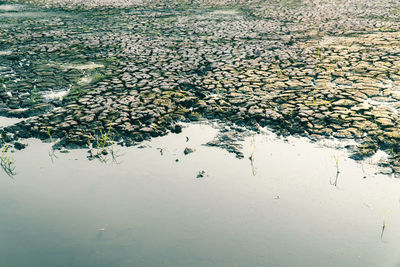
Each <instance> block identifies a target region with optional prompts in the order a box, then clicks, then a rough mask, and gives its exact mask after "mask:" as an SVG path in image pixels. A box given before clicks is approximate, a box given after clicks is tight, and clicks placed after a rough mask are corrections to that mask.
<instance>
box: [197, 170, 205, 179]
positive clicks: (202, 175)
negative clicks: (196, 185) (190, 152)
mask: <svg viewBox="0 0 400 267" xmlns="http://www.w3.org/2000/svg"><path fill="white" fill-rule="evenodd" d="M205 174H206V172H205V171H199V173H198V174H197V176H196V178H204V175H205Z"/></svg>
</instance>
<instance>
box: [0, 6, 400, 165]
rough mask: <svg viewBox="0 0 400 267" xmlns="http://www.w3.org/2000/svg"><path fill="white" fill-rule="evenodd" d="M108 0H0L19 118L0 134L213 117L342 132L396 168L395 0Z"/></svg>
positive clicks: (315, 134)
mask: <svg viewBox="0 0 400 267" xmlns="http://www.w3.org/2000/svg"><path fill="white" fill-rule="evenodd" d="M112 3H113V6H112V7H111V6H110V5H109V4H110V2H107V1H90V2H88V1H78V0H77V1H67V2H66V1H29V2H26V1H25V2H24V1H20V2H19V4H6V2H1V3H0V22H1V27H0V87H1V93H0V115H2V116H7V117H15V118H24V121H22V122H20V123H18V124H16V125H13V126H9V127H5V128H3V129H2V130H1V132H2V133H1V134H2V142H3V143H13V142H15V141H17V140H20V139H24V138H28V137H37V138H40V139H43V140H44V139H54V140H57V142H58V143H57V144H56V147H60V148H61V147H67V148H76V147H90V146H98V145H99V140H100V141H101V140H103V141H104V143H103V144H104V145H107V144H110V143H111V142H116V143H119V144H120V145H125V146H131V145H134V144H137V143H139V142H142V141H143V140H147V139H149V138H151V137H156V136H160V135H165V134H167V133H168V132H179V131H180V127H179V125H178V124H177V123H179V122H181V121H185V122H187V121H198V120H203V119H219V120H221V121H223V122H225V123H228V124H233V125H236V126H244V127H247V128H248V129H251V130H256V131H257V130H259V129H260V127H263V126H268V127H270V128H271V129H273V130H275V131H276V132H278V133H280V134H282V135H293V134H298V135H302V136H307V137H309V138H311V139H313V140H317V139H321V138H326V137H330V136H333V137H336V138H352V139H355V140H357V141H358V143H359V145H357V146H351V147H348V149H350V151H352V153H353V154H352V157H353V158H355V159H362V158H365V157H368V156H371V155H373V154H374V153H375V152H376V151H377V150H379V149H380V150H384V151H386V152H387V153H388V154H390V155H391V159H390V163H389V164H388V166H386V167H391V168H392V170H393V171H394V172H399V171H400V154H399V153H400V146H399V140H400V135H399V130H400V129H399V127H400V126H399V117H398V110H399V104H398V100H399V98H400V93H399V92H400V87H399V86H400V84H399V82H400V76H399V75H398V72H399V67H400V61H399V59H398V54H399V52H400V50H399V49H400V48H399V34H398V33H399V31H400V30H399V25H400V23H399V21H398V19H397V14H398V12H399V11H398V10H399V7H400V6H399V5H400V4H399V3H398V2H394V1H387V2H385V3H379V4H371V3H370V1H331V2H329V3H325V2H320V1H302V2H294V1H285V2H282V1H239V2H237V3H236V2H235V3H231V2H229V1H191V2H187V1H174V2H171V1H113V2H112ZM32 4H33V5H32ZM239 135H240V134H239ZM19 142H21V140H20V141H19ZM22 142H23V141H22ZM228 149H229V148H228ZM232 149H233V148H231V150H232Z"/></svg>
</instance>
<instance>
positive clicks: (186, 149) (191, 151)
mask: <svg viewBox="0 0 400 267" xmlns="http://www.w3.org/2000/svg"><path fill="white" fill-rule="evenodd" d="M194 151H196V149H194V148H190V147H187V148H185V150H183V153H184V154H185V155H187V154H190V153H193V152H194Z"/></svg>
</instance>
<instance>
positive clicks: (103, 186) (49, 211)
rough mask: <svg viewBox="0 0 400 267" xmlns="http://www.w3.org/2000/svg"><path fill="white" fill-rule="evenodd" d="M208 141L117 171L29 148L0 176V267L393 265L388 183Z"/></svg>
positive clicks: (311, 157) (392, 197)
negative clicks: (238, 152)
mask: <svg viewBox="0 0 400 267" xmlns="http://www.w3.org/2000/svg"><path fill="white" fill-rule="evenodd" d="M215 134H216V130H215V129H213V128H211V127H209V126H205V125H192V126H190V127H189V128H185V129H184V130H183V132H182V133H181V134H177V135H176V134H171V135H168V136H165V137H160V138H156V139H154V140H152V141H151V142H146V143H144V144H143V145H142V146H140V147H142V148H139V147H131V148H124V149H121V150H122V151H121V153H122V154H123V158H122V163H121V164H112V163H110V164H103V163H101V162H100V161H96V160H93V161H88V160H87V159H86V156H87V152H86V151H83V150H76V151H72V152H70V153H66V154H64V153H59V157H58V158H57V159H55V161H54V163H52V162H51V160H50V159H49V157H48V155H47V151H48V150H49V147H50V145H51V144H42V143H40V142H38V141H35V140H32V141H30V146H29V147H28V148H27V149H25V150H23V151H20V152H18V153H16V154H15V158H16V161H17V175H16V177H15V180H10V179H8V178H7V176H6V175H5V174H2V175H1V177H0V213H1V216H0V236H1V239H0V266H57V265H61V266H64V265H65V266H398V265H399V264H400V258H399V255H400V254H399V247H400V246H399V245H400V230H399V229H398V227H397V226H398V225H400V216H399V212H400V210H399V209H400V204H399V198H400V196H399V192H400V185H399V181H398V180H397V179H393V178H391V177H389V176H379V175H373V173H368V175H367V178H366V179H364V178H363V176H364V173H363V168H362V166H361V165H360V164H356V163H355V162H354V161H353V160H350V159H348V158H347V157H346V155H342V156H340V155H341V154H343V153H344V152H343V151H340V150H335V149H332V148H321V147H318V144H312V143H309V142H308V141H306V140H303V139H295V138H289V139H288V140H286V141H285V140H281V139H279V138H277V137H275V136H274V135H273V134H271V133H269V134H267V135H256V136H254V139H252V138H247V139H246V140H245V141H244V142H243V143H242V144H243V147H244V151H243V152H244V155H245V158H244V159H242V160H240V159H237V158H236V157H235V155H233V154H229V153H227V152H226V151H224V150H222V149H219V148H217V147H207V146H203V145H202V144H204V143H207V142H208V141H210V140H212V139H213V138H214V136H215ZM186 137H187V138H186ZM186 147H190V148H193V149H195V151H194V152H193V153H190V154H187V155H185V154H184V149H185V148H186ZM253 147H256V149H254V148H253ZM160 149H162V153H160ZM250 156H252V157H253V160H252V161H249V160H248V158H249V157H250ZM333 156H337V158H338V164H339V167H340V182H339V183H337V186H336V187H335V186H332V185H331V184H330V180H331V177H332V176H333V177H334V176H335V175H336V173H337V172H336V171H337V170H336V163H335V160H334V157H333ZM250 163H252V164H253V167H254V168H256V170H257V171H256V173H255V175H254V176H253V174H254V173H253V171H252V166H251V164H250ZM200 172H204V174H205V175H203V177H201V178H197V176H198V174H199V173H200ZM388 210H390V212H388ZM383 217H384V222H383V223H384V225H385V227H384V233H383V230H382V227H383V226H382V224H383V223H382V218H383ZM381 235H382V239H381Z"/></svg>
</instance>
